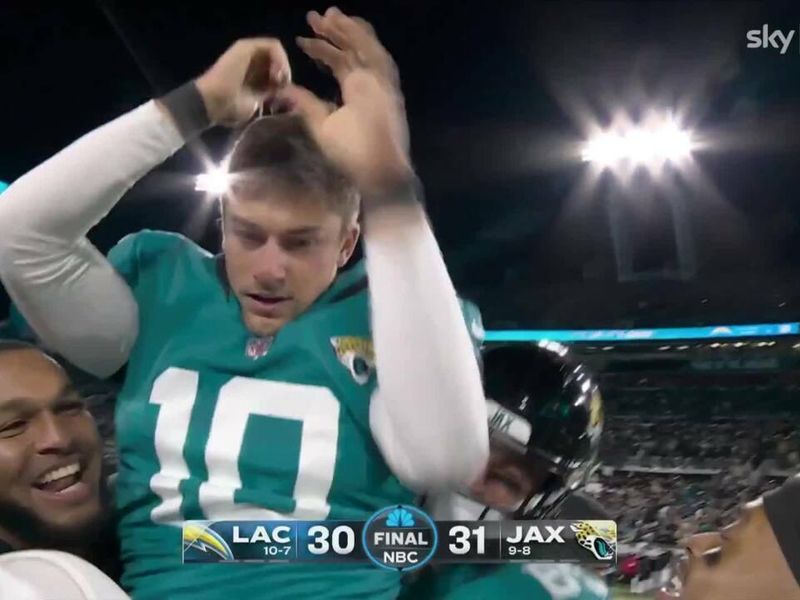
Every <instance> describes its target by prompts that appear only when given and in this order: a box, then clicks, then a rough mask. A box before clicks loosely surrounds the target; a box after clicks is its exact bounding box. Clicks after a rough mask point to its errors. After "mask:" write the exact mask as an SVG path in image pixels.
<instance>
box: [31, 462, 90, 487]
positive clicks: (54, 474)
mask: <svg viewBox="0 0 800 600" xmlns="http://www.w3.org/2000/svg"><path fill="white" fill-rule="evenodd" d="M80 470H81V468H80V465H78V463H74V464H71V465H67V466H66V467H61V468H60V469H56V470H54V471H50V472H48V473H47V474H45V475H44V476H43V477H42V478H41V479H39V481H37V482H36V483H37V484H39V485H45V484H47V483H50V482H51V481H55V480H56V479H61V478H62V477H69V476H70V475H75V474H76V473H78V472H79V471H80Z"/></svg>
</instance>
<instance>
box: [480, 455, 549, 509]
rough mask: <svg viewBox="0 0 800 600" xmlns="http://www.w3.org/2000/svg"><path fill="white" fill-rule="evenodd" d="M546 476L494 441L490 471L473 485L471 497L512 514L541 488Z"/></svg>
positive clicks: (487, 469) (487, 467)
mask: <svg viewBox="0 0 800 600" xmlns="http://www.w3.org/2000/svg"><path fill="white" fill-rule="evenodd" d="M546 476H547V475H546V473H536V472H534V471H532V469H531V467H530V464H529V463H526V462H523V461H522V460H521V459H520V458H519V456H518V455H516V454H515V453H513V452H512V451H510V450H508V449H506V448H504V447H502V446H500V445H497V444H492V447H491V452H490V453H489V462H488V463H487V465H486V470H485V471H484V473H483V475H482V476H481V477H480V478H479V479H478V480H477V481H475V482H474V483H473V484H472V486H470V496H471V497H472V498H474V499H475V500H477V501H478V502H480V503H481V504H484V505H485V506H491V507H492V508H494V509H496V510H498V511H500V512H502V513H512V512H514V511H515V510H516V509H517V508H519V506H520V505H521V504H522V503H523V502H524V501H525V500H527V499H528V498H529V497H530V496H532V495H533V494H535V493H536V492H537V491H538V490H539V489H540V488H541V486H542V484H543V483H544V481H545V478H546Z"/></svg>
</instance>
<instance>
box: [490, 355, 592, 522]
mask: <svg viewBox="0 0 800 600" xmlns="http://www.w3.org/2000/svg"><path fill="white" fill-rule="evenodd" d="M483 380H484V392H485V395H486V399H487V403H488V408H489V431H490V438H491V440H492V443H493V444H502V445H503V446H505V447H506V448H508V449H511V450H513V451H514V452H518V453H519V454H520V455H521V456H522V458H523V462H525V463H528V464H529V465H530V467H531V469H534V470H536V472H537V473H546V475H545V478H544V484H543V485H542V486H541V488H540V489H539V490H536V491H535V492H534V493H533V494H531V495H530V496H529V497H528V498H526V499H525V500H524V501H523V502H522V504H521V505H520V506H519V508H518V509H517V510H516V512H515V513H514V514H513V518H514V519H545V518H555V515H556V514H557V512H558V509H559V506H560V505H561V503H562V502H563V501H564V499H565V498H566V497H567V496H568V495H569V494H570V493H571V492H572V491H574V490H575V489H577V488H578V487H580V486H581V485H583V484H584V483H585V482H586V481H587V480H588V478H589V476H590V475H591V474H592V472H593V471H594V469H596V467H597V466H598V451H599V446H600V434H601V432H602V429H603V401H602V398H601V396H600V391H599V389H598V387H597V385H596V383H595V381H594V380H593V379H592V377H591V376H590V374H589V372H588V371H587V370H586V369H585V367H584V366H583V365H581V364H580V363H578V362H576V361H574V360H573V358H572V357H571V356H570V354H569V352H568V351H567V349H566V348H565V347H564V346H562V345H561V344H557V343H554V342H541V343H539V344H538V345H533V344H531V345H519V344H516V345H506V346H496V347H492V348H489V349H487V350H485V351H484V352H483ZM484 514H485V513H484Z"/></svg>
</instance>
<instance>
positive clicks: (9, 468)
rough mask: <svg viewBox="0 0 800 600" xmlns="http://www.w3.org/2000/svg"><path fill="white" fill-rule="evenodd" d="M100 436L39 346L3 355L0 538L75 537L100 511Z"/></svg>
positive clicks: (54, 539)
mask: <svg viewBox="0 0 800 600" xmlns="http://www.w3.org/2000/svg"><path fill="white" fill-rule="evenodd" d="M100 477H101V442H100V436H99V435H98V432H97V428H96V427H95V422H94V418H93V417H92V416H91V415H90V414H89V412H88V411H87V410H86V405H85V403H84V401H83V400H82V399H81V398H80V396H78V394H77V393H76V392H75V390H74V389H72V387H71V386H70V383H69V381H68V379H67V377H66V374H65V373H64V371H63V370H62V369H61V368H60V367H59V366H58V365H56V364H55V363H54V362H53V361H52V360H50V359H49V358H47V357H45V356H44V355H43V354H41V353H40V352H37V351H36V350H13V351H7V352H3V353H0V538H3V539H6V540H7V541H8V542H10V543H12V544H15V543H20V544H23V545H24V544H27V543H30V542H31V541H32V540H36V541H37V543H39V542H41V541H43V540H44V541H50V540H52V542H53V544H54V545H57V544H58V543H59V540H63V539H75V536H76V535H78V534H80V533H81V532H82V531H86V528H87V527H88V526H90V525H92V524H94V523H95V522H96V521H97V520H98V519H99V518H100V516H101V512H102V509H101V500H100Z"/></svg>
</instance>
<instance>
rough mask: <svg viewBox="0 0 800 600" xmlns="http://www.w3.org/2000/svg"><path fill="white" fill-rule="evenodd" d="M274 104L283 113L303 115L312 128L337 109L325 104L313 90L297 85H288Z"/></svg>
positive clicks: (278, 94) (277, 95)
mask: <svg viewBox="0 0 800 600" xmlns="http://www.w3.org/2000/svg"><path fill="white" fill-rule="evenodd" d="M272 104H273V106H275V107H278V108H279V109H280V110H281V112H290V113H296V114H300V115H302V116H303V117H304V118H305V119H306V121H307V122H308V123H309V124H310V125H311V126H312V128H313V127H314V126H315V125H317V124H319V123H321V122H322V121H324V120H325V118H326V117H327V116H328V115H329V114H330V113H331V112H332V111H333V110H334V109H335V106H333V105H332V104H331V103H329V102H325V101H324V100H322V99H321V98H319V97H318V96H317V95H316V94H314V92H312V91H311V90H309V89H307V88H304V87H302V86H299V85H295V84H290V85H287V86H286V87H284V88H283V89H282V90H280V91H279V92H278V93H277V94H276V96H275V99H274V100H273V103H272Z"/></svg>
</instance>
